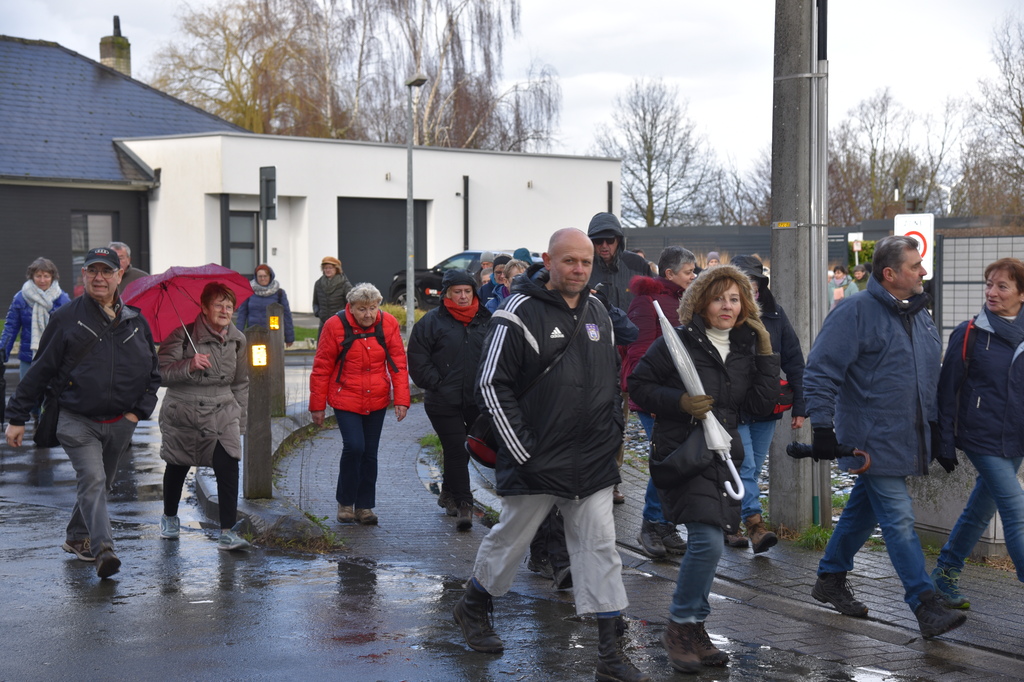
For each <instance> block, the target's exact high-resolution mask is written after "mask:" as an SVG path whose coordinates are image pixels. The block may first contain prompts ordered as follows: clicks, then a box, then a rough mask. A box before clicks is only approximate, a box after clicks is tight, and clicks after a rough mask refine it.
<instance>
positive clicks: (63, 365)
mask: <svg viewBox="0 0 1024 682" xmlns="http://www.w3.org/2000/svg"><path fill="white" fill-rule="evenodd" d="M82 280H83V281H84V283H85V295H84V296H80V297H78V298H76V299H75V300H73V301H72V302H71V303H68V304H66V305H63V306H61V307H60V308H59V309H58V310H57V311H56V312H55V313H53V315H52V316H51V317H50V322H49V324H47V325H46V330H45V331H44V332H43V336H42V338H41V339H40V340H39V350H38V351H37V352H36V358H35V361H34V362H33V363H32V368H31V369H30V370H29V372H28V374H26V375H25V378H24V379H22V380H21V383H20V384H18V389H17V391H16V392H15V393H14V396H13V397H12V398H11V401H10V403H9V404H8V406H7V413H8V417H9V419H10V425H9V426H8V427H7V432H6V436H7V444H8V445H11V446H14V447H18V446H20V445H21V442H22V438H23V437H24V435H25V422H26V421H27V420H28V418H29V413H30V412H31V410H32V408H33V407H34V406H35V405H37V404H38V403H39V400H40V399H41V398H42V397H43V394H44V392H46V390H47V387H48V386H51V385H53V388H55V389H56V390H59V391H60V400H59V404H60V410H61V413H60V421H59V422H58V423H57V440H59V441H60V444H61V445H62V446H63V448H64V451H65V452H66V453H67V455H68V459H70V460H71V465H72V466H73V467H74V468H75V473H76V474H77V475H78V500H77V502H76V503H75V508H74V511H73V512H72V513H71V521H70V522H69V523H68V527H67V539H66V541H65V542H64V551H66V552H68V553H70V554H74V555H76V556H77V557H78V558H79V559H81V560H82V561H90V562H91V561H95V562H96V574H97V575H98V576H99V577H100V578H108V577H110V576H111V575H113V574H114V573H117V571H118V570H119V569H120V567H121V560H120V559H118V558H117V555H116V554H115V553H114V541H113V536H112V531H111V528H110V517H109V516H108V515H107V491H108V490H109V489H110V487H111V485H112V484H113V482H114V475H115V474H116V473H117V467H118V463H119V462H120V459H121V456H122V455H123V454H124V453H125V452H127V450H128V447H129V445H131V439H132V434H133V433H134V432H135V425H136V424H137V423H138V422H139V420H140V419H148V418H149V416H150V414H151V413H152V412H153V409H154V408H155V407H156V392H157V389H159V388H160V371H159V369H158V364H157V358H156V352H155V350H154V349H153V336H152V334H151V333H150V331H149V325H148V324H147V323H146V320H145V319H144V318H143V317H142V315H140V314H139V311H138V310H137V309H136V308H131V307H128V306H125V305H123V304H122V303H121V300H120V297H119V296H118V294H117V286H118V284H120V283H121V265H120V263H119V262H118V258H117V254H116V253H115V252H114V251H113V250H111V249H109V248H106V247H100V248H96V249H93V250H92V251H90V252H89V253H88V254H87V255H86V257H85V265H84V267H83V268H82ZM83 353H84V355H83ZM57 382H60V385H59V386H58V385H57Z"/></svg>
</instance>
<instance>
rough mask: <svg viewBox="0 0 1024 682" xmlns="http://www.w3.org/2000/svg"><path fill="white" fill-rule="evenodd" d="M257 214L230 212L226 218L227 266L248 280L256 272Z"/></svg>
mask: <svg viewBox="0 0 1024 682" xmlns="http://www.w3.org/2000/svg"><path fill="white" fill-rule="evenodd" d="M258 225H259V213H257V212H255V211H231V214H230V216H229V218H228V241H229V242H230V244H229V247H228V258H229V262H228V264H227V266H228V267H229V268H231V269H232V270H234V271H235V272H238V273H240V274H242V275H244V276H246V277H248V278H250V279H252V278H253V277H254V276H255V272H256V265H257V263H256V234H257V232H256V230H257V226H258Z"/></svg>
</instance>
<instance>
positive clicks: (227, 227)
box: [220, 194, 231, 266]
mask: <svg viewBox="0 0 1024 682" xmlns="http://www.w3.org/2000/svg"><path fill="white" fill-rule="evenodd" d="M220 262H221V265H227V266H230V265H231V198H230V197H229V196H228V195H227V194H221V195H220Z"/></svg>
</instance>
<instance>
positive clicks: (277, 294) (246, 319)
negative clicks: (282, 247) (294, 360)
mask: <svg viewBox="0 0 1024 682" xmlns="http://www.w3.org/2000/svg"><path fill="white" fill-rule="evenodd" d="M249 284H251V285H252V290H253V292H254V293H255V294H256V295H255V296H250V297H249V298H247V299H245V302H243V303H242V305H240V306H238V321H237V322H236V324H235V326H237V327H238V328H239V329H241V330H243V331H244V330H245V329H246V328H247V327H252V326H254V325H257V324H258V325H261V326H263V327H265V328H266V329H270V325H269V324H268V322H269V320H268V315H267V306H269V305H270V304H271V303H280V304H281V305H282V306H284V313H283V314H282V318H283V319H282V322H283V323H284V345H285V346H287V347H288V348H291V347H292V344H293V343H295V326H294V325H293V324H292V308H291V306H290V305H288V294H286V293H284V289H282V288H281V285H280V284H278V283H277V280H276V279H274V271H273V270H272V269H271V267H270V266H269V265H266V264H265V263H264V264H261V265H257V266H256V279H254V280H252V281H251V282H249Z"/></svg>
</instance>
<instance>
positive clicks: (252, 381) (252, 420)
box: [242, 325, 274, 500]
mask: <svg viewBox="0 0 1024 682" xmlns="http://www.w3.org/2000/svg"><path fill="white" fill-rule="evenodd" d="M270 336H271V335H270V333H269V332H268V331H267V330H266V329H265V328H264V327H262V326H259V325H256V326H252V327H249V328H248V329H246V330H245V338H246V341H247V342H248V344H249V408H248V419H247V420H246V422H247V423H246V433H245V441H244V447H245V451H244V452H243V454H242V495H243V497H245V499H247V500H251V499H260V498H269V497H272V496H273V467H272V465H271V452H270V444H271V440H272V439H271V433H270V373H271V371H272V370H273V364H274V358H273V354H272V353H271V348H270V344H271V338H270Z"/></svg>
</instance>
